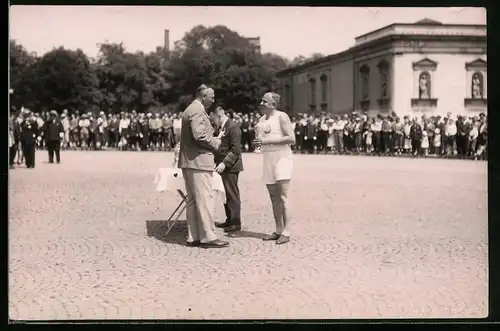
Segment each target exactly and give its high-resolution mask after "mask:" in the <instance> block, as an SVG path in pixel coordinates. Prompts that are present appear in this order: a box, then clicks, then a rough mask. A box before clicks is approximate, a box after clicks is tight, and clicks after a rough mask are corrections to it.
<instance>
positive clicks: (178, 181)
mask: <svg viewBox="0 0 500 331" xmlns="http://www.w3.org/2000/svg"><path fill="white" fill-rule="evenodd" d="M213 177H214V179H213V183H212V188H213V190H214V191H218V192H223V193H225V191H224V185H223V184H222V177H221V176H220V175H219V174H218V173H216V172H214V176H213ZM154 184H156V191H158V192H165V191H168V190H169V189H175V191H176V192H177V194H178V195H179V197H180V198H181V201H180V202H179V204H178V205H177V208H175V210H174V211H173V212H172V214H171V215H170V217H169V218H168V219H167V224H168V225H167V226H168V227H167V231H166V232H165V235H167V234H169V233H170V231H171V230H172V228H173V227H174V225H175V224H176V223H177V221H179V218H180V217H181V215H182V213H183V212H184V210H186V201H187V195H186V194H185V193H184V191H185V190H186V186H185V183H184V178H183V177H182V169H179V168H160V169H158V170H157V172H156V176H155V180H154Z"/></svg>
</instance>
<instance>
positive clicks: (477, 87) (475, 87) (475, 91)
mask: <svg viewBox="0 0 500 331" xmlns="http://www.w3.org/2000/svg"><path fill="white" fill-rule="evenodd" d="M482 83H483V82H482V76H481V74H480V73H477V72H476V73H475V74H474V75H472V98H473V99H482V97H483V84H482Z"/></svg>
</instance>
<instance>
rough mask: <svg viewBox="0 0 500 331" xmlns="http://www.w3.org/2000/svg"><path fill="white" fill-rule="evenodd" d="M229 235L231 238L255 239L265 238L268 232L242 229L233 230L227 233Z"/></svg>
mask: <svg viewBox="0 0 500 331" xmlns="http://www.w3.org/2000/svg"><path fill="white" fill-rule="evenodd" d="M226 236H227V237H229V238H254V239H263V238H264V237H265V236H267V234H265V233H260V232H253V231H247V230H242V231H238V232H232V233H230V234H226Z"/></svg>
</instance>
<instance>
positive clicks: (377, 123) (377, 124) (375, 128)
mask: <svg viewBox="0 0 500 331" xmlns="http://www.w3.org/2000/svg"><path fill="white" fill-rule="evenodd" d="M371 129H372V132H373V149H374V151H375V153H377V154H378V155H380V153H381V148H380V145H381V144H380V140H381V132H382V116H381V115H378V116H377V117H376V118H375V120H374V121H373V123H372V125H371Z"/></svg>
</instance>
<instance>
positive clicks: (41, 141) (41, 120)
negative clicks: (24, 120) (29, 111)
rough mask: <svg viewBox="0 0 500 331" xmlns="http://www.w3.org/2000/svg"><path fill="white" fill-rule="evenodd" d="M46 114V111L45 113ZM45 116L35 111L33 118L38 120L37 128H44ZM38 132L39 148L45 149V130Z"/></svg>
mask: <svg viewBox="0 0 500 331" xmlns="http://www.w3.org/2000/svg"><path fill="white" fill-rule="evenodd" d="M44 115H45V113H44ZM44 117H45V116H43V117H42V116H40V115H38V114H36V113H33V118H34V120H35V121H36V125H37V128H38V129H41V128H43V125H44V123H45V118H44ZM36 134H37V139H36V140H37V143H36V145H37V146H38V149H43V148H44V147H45V137H44V132H43V130H40V131H39V132H37V133H36Z"/></svg>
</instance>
